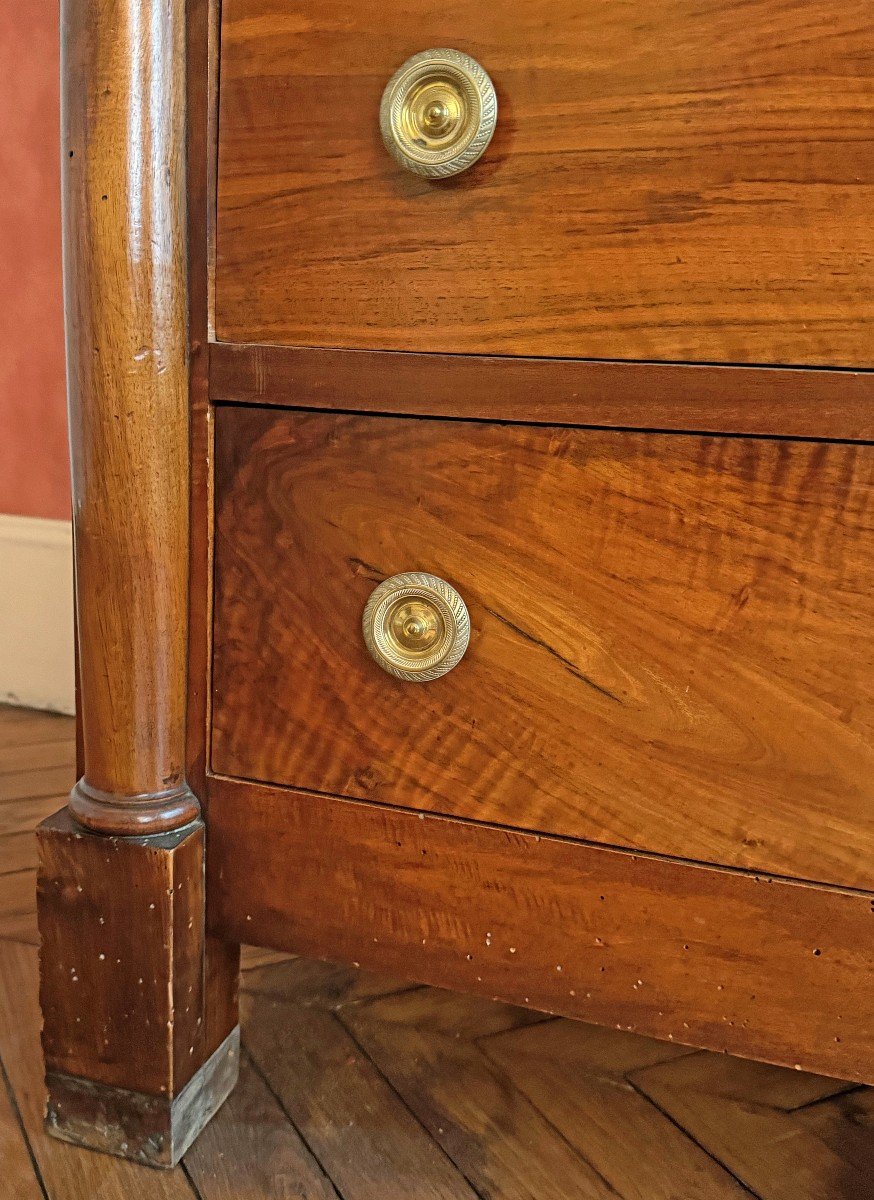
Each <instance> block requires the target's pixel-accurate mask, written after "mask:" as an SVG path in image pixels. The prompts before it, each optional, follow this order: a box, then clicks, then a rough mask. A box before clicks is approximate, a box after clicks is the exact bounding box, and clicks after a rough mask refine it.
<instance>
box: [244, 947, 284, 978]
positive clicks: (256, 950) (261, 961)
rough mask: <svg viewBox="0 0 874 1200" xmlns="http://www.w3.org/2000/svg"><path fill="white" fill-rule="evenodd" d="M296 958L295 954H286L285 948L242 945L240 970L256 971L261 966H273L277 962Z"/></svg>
mask: <svg viewBox="0 0 874 1200" xmlns="http://www.w3.org/2000/svg"><path fill="white" fill-rule="evenodd" d="M291 958H294V955H293V954H286V953H285V951H284V950H265V949H263V948H262V947H261V946H241V947H240V970H241V971H243V972H246V971H255V970H257V969H258V968H259V967H271V966H274V965H276V964H277V963H283V962H288V960H289V959H291Z"/></svg>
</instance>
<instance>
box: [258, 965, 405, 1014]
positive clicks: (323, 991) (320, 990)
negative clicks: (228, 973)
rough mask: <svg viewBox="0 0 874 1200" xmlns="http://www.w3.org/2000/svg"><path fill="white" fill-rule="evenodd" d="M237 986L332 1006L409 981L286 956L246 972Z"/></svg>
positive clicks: (402, 988) (401, 987)
mask: <svg viewBox="0 0 874 1200" xmlns="http://www.w3.org/2000/svg"><path fill="white" fill-rule="evenodd" d="M240 986H241V987H242V988H243V989H244V990H245V991H247V992H258V993H260V994H261V995H264V996H279V997H281V998H282V999H284V1000H288V1001H290V1002H291V1003H293V1004H303V1005H315V1006H316V1007H318V1008H325V1009H329V1010H334V1009H338V1008H342V1007H343V1006H344V1005H347V1004H356V1003H358V1002H359V1001H361V1000H369V999H372V998H373V997H376V996H385V995H387V994H389V993H390V992H398V991H407V990H409V988H410V986H411V985H410V984H409V983H404V982H402V981H400V980H397V979H393V978H391V977H390V976H387V975H378V974H376V973H375V972H373V971H361V970H359V969H357V968H355V967H344V966H339V965H338V964H336V963H326V962H319V961H317V960H316V959H311V958H291V957H289V958H288V959H287V960H286V961H285V962H282V963H279V964H275V963H269V964H268V965H266V966H263V967H259V968H257V969H253V970H251V971H249V972H247V974H246V975H245V976H244V977H243V979H242V981H241V984H240Z"/></svg>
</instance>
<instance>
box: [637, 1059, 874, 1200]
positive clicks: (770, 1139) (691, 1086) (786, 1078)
mask: <svg viewBox="0 0 874 1200" xmlns="http://www.w3.org/2000/svg"><path fill="white" fill-rule="evenodd" d="M630 1078H631V1079H632V1081H633V1082H634V1085H635V1087H637V1088H638V1089H639V1090H640V1091H641V1092H642V1093H643V1094H644V1095H645V1096H647V1097H648V1098H649V1099H651V1100H652V1101H653V1102H654V1103H656V1104H658V1106H659V1107H660V1108H661V1109H662V1110H663V1111H664V1112H665V1113H667V1114H668V1115H669V1116H670V1117H671V1118H672V1119H673V1120H674V1121H676V1122H677V1123H678V1124H679V1125H681V1126H682V1127H683V1129H685V1130H686V1131H687V1133H689V1135H690V1136H691V1137H693V1138H695V1140H696V1141H697V1142H698V1143H699V1144H700V1145H701V1146H703V1147H704V1149H705V1150H706V1151H707V1152H708V1153H709V1154H710V1155H712V1156H713V1157H714V1158H716V1159H717V1160H718V1161H719V1162H721V1163H723V1164H724V1165H725V1166H726V1167H727V1168H728V1170H730V1171H731V1172H732V1173H733V1174H734V1175H735V1176H737V1178H738V1179H741V1180H742V1181H743V1182H744V1183H745V1184H746V1186H747V1187H748V1188H749V1189H750V1190H751V1191H752V1192H754V1193H755V1194H756V1195H757V1196H759V1197H761V1200H872V1198H874V1175H872V1174H871V1172H870V1171H864V1170H861V1169H860V1168H859V1166H858V1165H857V1163H856V1162H855V1161H854V1160H853V1158H852V1157H851V1156H849V1155H847V1154H846V1153H845V1152H844V1150H843V1148H842V1146H841V1138H840V1136H839V1135H838V1134H837V1132H836V1131H835V1130H834V1129H833V1130H832V1133H831V1134H830V1136H829V1137H827V1138H826V1137H824V1136H823V1135H822V1132H821V1131H817V1130H815V1129H812V1128H810V1126H809V1125H808V1124H807V1123H806V1122H805V1120H804V1119H802V1118H801V1116H800V1112H799V1111H798V1104H799V1103H802V1104H803V1103H804V1102H805V1101H804V1100H803V1097H804V1096H810V1098H811V1099H816V1098H817V1093H820V1094H821V1095H824V1096H828V1095H829V1094H830V1092H833V1091H835V1090H838V1089H840V1088H841V1087H842V1086H844V1085H841V1084H840V1083H838V1082H837V1081H835V1080H824V1079H823V1080H821V1079H819V1077H817V1076H812V1075H811V1076H805V1075H803V1073H801V1072H798V1073H797V1077H796V1072H793V1071H791V1070H786V1069H784V1068H780V1067H768V1066H765V1065H764V1064H760V1063H756V1064H750V1063H747V1062H745V1061H744V1060H743V1059H732V1058H729V1057H727V1056H723V1055H718V1054H709V1053H706V1052H700V1053H696V1054H693V1055H688V1056H686V1057H684V1058H681V1059H678V1060H677V1061H676V1062H669V1063H662V1064H661V1065H659V1066H655V1067H649V1068H647V1069H645V1070H642V1071H640V1072H635V1073H633V1074H632V1075H631V1076H630ZM800 1111H801V1112H803V1111H804V1109H801V1110H800ZM833 1112H834V1115H835V1121H836V1122H837V1123H840V1122H841V1120H842V1118H841V1116H840V1114H839V1109H838V1110H833Z"/></svg>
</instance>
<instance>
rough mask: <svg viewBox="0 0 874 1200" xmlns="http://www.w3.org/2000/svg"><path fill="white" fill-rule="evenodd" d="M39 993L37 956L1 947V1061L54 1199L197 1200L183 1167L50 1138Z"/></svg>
mask: <svg viewBox="0 0 874 1200" xmlns="http://www.w3.org/2000/svg"><path fill="white" fill-rule="evenodd" d="M37 988H38V983H37V955H36V951H35V950H33V949H31V948H30V947H29V946H21V945H16V944H15V943H12V942H0V1059H2V1061H3V1064H4V1066H5V1069H6V1073H7V1075H8V1078H9V1082H10V1084H11V1086H12V1089H13V1092H14V1094H15V1098H16V1101H17V1103H18V1107H19V1110H20V1112H21V1117H22V1120H23V1122H24V1128H25V1131H26V1133H27V1137H28V1140H29V1142H30V1146H31V1149H32V1151H33V1154H34V1157H35V1159H36V1161H37V1163H38V1164H39V1169H40V1172H41V1174H42V1178H43V1180H44V1182H45V1186H46V1191H47V1193H48V1197H49V1200H194V1192H193V1189H192V1188H191V1186H190V1184H189V1183H188V1181H187V1179H186V1178H185V1175H184V1173H183V1172H182V1171H181V1170H180V1169H178V1168H177V1169H176V1170H175V1171H154V1170H150V1169H149V1168H148V1167H141V1166H137V1165H136V1164H134V1163H129V1162H123V1161H122V1160H121V1159H117V1158H110V1157H109V1156H108V1155H105V1154H95V1153H92V1152H91V1151H90V1150H82V1149H80V1148H79V1147H77V1146H68V1145H65V1144H64V1143H63V1142H59V1141H57V1140H56V1139H55V1138H51V1137H49V1136H48V1134H47V1133H45V1131H44V1130H43V1127H42V1119H43V1108H44V1103H45V1094H44V1090H43V1069H42V1055H41V1053H40V1046H39V1030H40V1016H39V1007H38V1004H37ZM0 1194H2V1193H0ZM10 1200H11V1197H10Z"/></svg>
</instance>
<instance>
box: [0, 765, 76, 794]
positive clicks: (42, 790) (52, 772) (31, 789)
mask: <svg viewBox="0 0 874 1200" xmlns="http://www.w3.org/2000/svg"><path fill="white" fill-rule="evenodd" d="M74 782H75V780H74V771H73V770H72V769H71V768H70V767H69V766H66V765H64V766H61V767H43V768H41V769H39V770H35V771H10V772H9V773H8V774H6V775H0V804H6V803H8V802H9V801H17V800H29V799H31V798H35V797H39V796H61V795H63V794H64V793H65V792H69V790H70V788H71V787H72V786H73V783H74Z"/></svg>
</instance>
